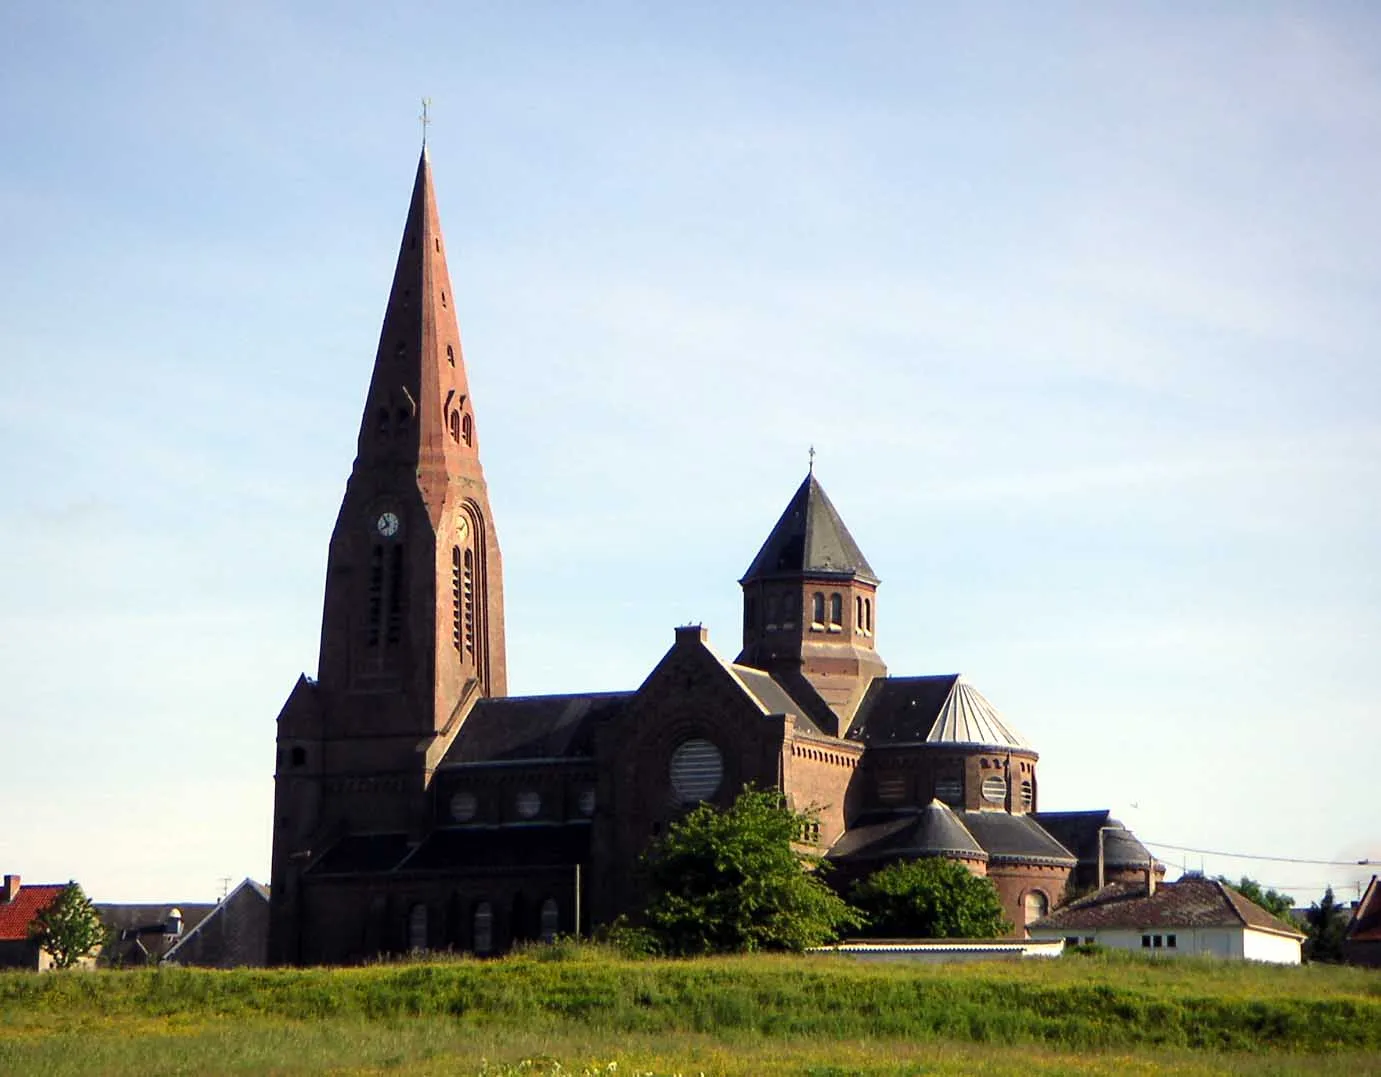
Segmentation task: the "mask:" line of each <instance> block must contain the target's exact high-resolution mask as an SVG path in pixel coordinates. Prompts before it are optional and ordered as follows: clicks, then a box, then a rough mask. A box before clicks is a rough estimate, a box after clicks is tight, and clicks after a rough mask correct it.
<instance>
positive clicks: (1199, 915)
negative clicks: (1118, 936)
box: [1027, 875, 1304, 938]
mask: <svg viewBox="0 0 1381 1077" xmlns="http://www.w3.org/2000/svg"><path fill="white" fill-rule="evenodd" d="M1199 927H1242V928H1248V927H1249V928H1253V929H1255V930H1258V931H1269V932H1272V933H1274V934H1277V935H1289V936H1291V937H1292V938H1303V937H1304V936H1303V935H1302V934H1301V933H1300V932H1299V931H1297V930H1295V928H1294V927H1292V926H1291V925H1289V924H1287V923H1285V922H1284V921H1282V920H1278V919H1276V918H1275V917H1274V916H1272V915H1271V914H1270V913H1268V912H1267V911H1266V910H1265V909H1263V908H1261V906H1259V905H1256V904H1254V903H1252V902H1250V901H1248V900H1247V899H1246V898H1244V897H1243V896H1242V895H1241V894H1239V893H1238V892H1237V891H1236V890H1233V889H1232V888H1231V887H1230V886H1224V885H1223V884H1222V883H1220V882H1218V881H1216V880H1214V879H1205V878H1203V877H1202V876H1197V875H1195V876H1187V877H1185V878H1182V879H1178V880H1176V881H1175V882H1173V883H1164V884H1162V885H1161V886H1159V887H1157V888H1156V892H1155V893H1154V894H1151V895H1149V896H1148V895H1147V892H1146V887H1145V885H1143V884H1133V883H1110V884H1109V885H1107V886H1105V887H1103V889H1102V890H1098V891H1096V892H1095V893H1092V894H1089V895H1087V896H1085V897H1082V898H1079V899H1078V900H1076V901H1072V902H1070V903H1069V904H1068V905H1066V906H1065V907H1064V908H1062V909H1058V910H1056V911H1055V912H1053V913H1051V914H1050V915H1049V916H1046V917H1043V918H1041V919H1040V920H1037V921H1035V922H1034V923H1032V924H1029V925H1028V926H1027V930H1028V931H1031V932H1039V931H1064V930H1066V929H1070V930H1078V931H1084V930H1095V929H1098V928H1111V929H1116V930H1123V931H1141V930H1145V929H1150V928H1155V929H1167V928H1168V929H1175V928H1199Z"/></svg>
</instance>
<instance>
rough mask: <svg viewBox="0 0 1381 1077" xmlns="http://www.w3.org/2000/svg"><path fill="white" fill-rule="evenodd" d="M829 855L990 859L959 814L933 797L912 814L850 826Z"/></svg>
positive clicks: (832, 856) (857, 858)
mask: <svg viewBox="0 0 1381 1077" xmlns="http://www.w3.org/2000/svg"><path fill="white" fill-rule="evenodd" d="M826 855H827V856H828V857H829V858H830V859H831V860H845V859H852V860H873V859H881V858H892V857H916V856H955V857H965V858H970V859H974V860H987V859H988V854H987V853H986V852H985V851H984V849H983V847H982V846H981V845H980V844H979V843H978V841H977V839H975V838H974V836H973V834H972V833H970V832H969V829H968V828H967V827H966V826H964V824H963V822H962V821H961V820H960V818H959V816H958V815H956V814H955V812H954V811H953V810H952V809H951V808H950V807H949V806H948V805H947V804H944V803H942V802H941V801H939V800H932V801H931V802H930V803H929V804H928V805H926V806H925V807H924V808H922V809H921V810H920V811H919V812H917V813H915V814H912V815H905V816H902V817H900V818H895V819H887V820H884V821H882V822H877V823H869V824H865V825H863V826H857V827H851V828H850V829H848V830H846V831H845V832H844V834H843V835H842V836H841V837H840V838H839V840H838V841H837V842H835V843H834V845H833V847H832V848H831V849H830V851H829V853H828V854H826Z"/></svg>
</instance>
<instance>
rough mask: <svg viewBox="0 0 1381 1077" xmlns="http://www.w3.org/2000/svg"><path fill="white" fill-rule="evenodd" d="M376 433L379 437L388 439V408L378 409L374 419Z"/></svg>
mask: <svg viewBox="0 0 1381 1077" xmlns="http://www.w3.org/2000/svg"><path fill="white" fill-rule="evenodd" d="M374 421H375V428H376V432H377V433H378V435H379V437H381V438H383V437H388V408H380V409H379V410H378V412H377V414H376V415H375V417H374Z"/></svg>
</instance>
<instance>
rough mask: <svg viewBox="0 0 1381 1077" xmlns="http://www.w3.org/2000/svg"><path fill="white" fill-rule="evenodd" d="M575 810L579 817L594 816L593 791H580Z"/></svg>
mask: <svg viewBox="0 0 1381 1077" xmlns="http://www.w3.org/2000/svg"><path fill="white" fill-rule="evenodd" d="M575 806H576V807H577V808H579V809H580V814H581V815H594V814H595V791H594V790H593V789H582V790H581V791H580V796H579V797H578V798H577V799H576V805H575Z"/></svg>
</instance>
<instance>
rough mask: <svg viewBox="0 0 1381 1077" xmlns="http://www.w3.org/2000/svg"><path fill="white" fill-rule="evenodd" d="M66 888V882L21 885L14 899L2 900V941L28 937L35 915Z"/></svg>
mask: <svg viewBox="0 0 1381 1077" xmlns="http://www.w3.org/2000/svg"><path fill="white" fill-rule="evenodd" d="M66 889H67V884H66V883H56V884H52V885H40V886H21V887H20V888H19V893H17V894H15V895H14V900H13V901H4V902H0V941H3V942H13V941H15V940H16V939H27V938H28V937H29V925H30V924H32V923H33V922H34V917H35V916H37V915H38V914H39V913H40V912H42V911H43V910H44V909H46V908H47V907H48V904H49V903H50V902H52V901H53V900H54V899H56V898H57V896H58V895H59V894H61V893H62V892H63V891H64V890H66Z"/></svg>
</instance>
